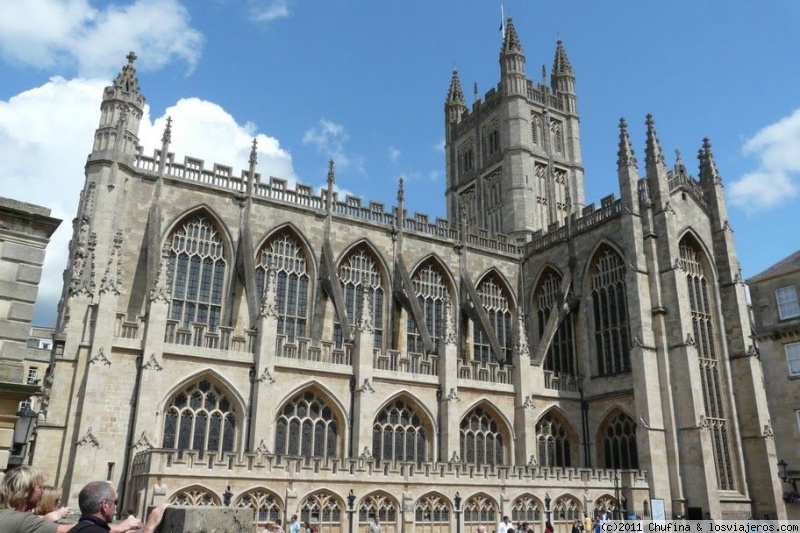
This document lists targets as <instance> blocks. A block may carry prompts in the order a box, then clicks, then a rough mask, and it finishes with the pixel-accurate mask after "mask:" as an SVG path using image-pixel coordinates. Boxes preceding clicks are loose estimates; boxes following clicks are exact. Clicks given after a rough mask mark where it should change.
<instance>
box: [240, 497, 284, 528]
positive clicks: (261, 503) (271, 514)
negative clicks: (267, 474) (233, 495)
mask: <svg viewBox="0 0 800 533" xmlns="http://www.w3.org/2000/svg"><path fill="white" fill-rule="evenodd" d="M235 506H236V507H245V508H250V509H254V510H255V514H256V524H257V525H259V526H264V525H266V524H268V523H273V524H274V523H275V520H277V519H278V518H281V517H282V516H283V507H282V506H281V502H280V500H279V498H278V497H277V496H275V495H274V494H272V493H271V492H269V491H267V490H264V489H253V490H249V491H247V492H246V493H244V494H242V495H241V496H239V497H238V498H237V500H236V503H235Z"/></svg>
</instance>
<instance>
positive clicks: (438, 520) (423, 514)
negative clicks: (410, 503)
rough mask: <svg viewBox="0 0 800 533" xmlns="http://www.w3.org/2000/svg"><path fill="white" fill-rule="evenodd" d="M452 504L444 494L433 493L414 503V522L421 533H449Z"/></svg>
mask: <svg viewBox="0 0 800 533" xmlns="http://www.w3.org/2000/svg"><path fill="white" fill-rule="evenodd" d="M452 509H453V506H452V503H451V502H450V499H449V498H447V497H446V496H444V495H443V494H441V493H439V492H436V491H431V492H428V493H425V494H423V495H422V496H420V497H419V498H418V499H417V501H416V502H414V522H415V527H416V530H417V531H420V532H421V533H449V531H450V516H451V513H452Z"/></svg>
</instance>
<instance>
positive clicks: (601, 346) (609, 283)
mask: <svg viewBox="0 0 800 533" xmlns="http://www.w3.org/2000/svg"><path fill="white" fill-rule="evenodd" d="M591 276H592V311H593V314H594V341H595V352H596V354H597V370H598V373H599V374H600V375H601V376H613V375H614V374H621V373H624V372H630V370H631V356H630V340H629V334H628V331H629V325H628V297H627V284H626V283H625V264H624V263H623V262H622V258H621V257H620V256H619V254H617V253H616V252H615V251H613V250H612V249H611V248H608V247H604V248H603V249H601V250H600V251H598V253H597V256H596V257H595V260H594V262H593V263H592V268H591Z"/></svg>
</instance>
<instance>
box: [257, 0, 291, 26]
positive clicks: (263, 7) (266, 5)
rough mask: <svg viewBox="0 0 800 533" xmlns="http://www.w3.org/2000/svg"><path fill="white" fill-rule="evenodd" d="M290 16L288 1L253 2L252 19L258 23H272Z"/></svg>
mask: <svg viewBox="0 0 800 533" xmlns="http://www.w3.org/2000/svg"><path fill="white" fill-rule="evenodd" d="M288 16H289V3H288V2H287V0H251V5H250V19H251V20H254V21H256V22H272V21H273V20H277V19H280V18H285V17H288Z"/></svg>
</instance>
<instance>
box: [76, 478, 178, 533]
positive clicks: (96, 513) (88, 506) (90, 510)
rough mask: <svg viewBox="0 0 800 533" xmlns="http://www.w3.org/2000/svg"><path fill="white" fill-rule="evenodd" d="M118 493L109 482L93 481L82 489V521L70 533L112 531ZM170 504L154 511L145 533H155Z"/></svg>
mask: <svg viewBox="0 0 800 533" xmlns="http://www.w3.org/2000/svg"><path fill="white" fill-rule="evenodd" d="M118 503H119V500H118V499H117V491H116V489H115V488H114V486H113V485H112V484H111V483H109V482H107V481H92V482H91V483H89V484H87V485H86V486H85V487H83V489H81V492H80V494H78V507H80V508H81V519H80V521H79V522H78V523H77V524H76V525H75V527H73V528H72V529H70V530H69V533H106V532H108V531H111V527H110V526H109V525H108V524H109V522H111V521H112V520H113V519H114V511H116V509H117V504H118ZM167 505H168V504H162V505H159V506H158V507H156V508H155V509H153V512H151V513H150V516H149V517H148V518H147V523H146V524H145V525H144V529H143V530H142V532H143V533H153V532H154V531H155V529H156V527H157V526H158V524H160V523H161V518H162V517H163V516H164V509H166V508H167Z"/></svg>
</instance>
